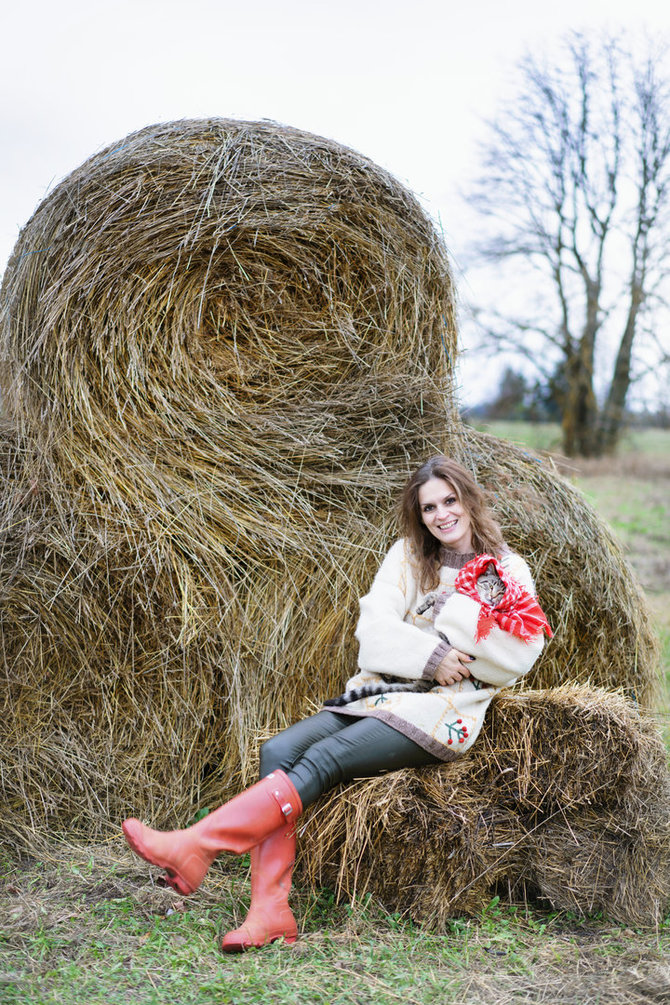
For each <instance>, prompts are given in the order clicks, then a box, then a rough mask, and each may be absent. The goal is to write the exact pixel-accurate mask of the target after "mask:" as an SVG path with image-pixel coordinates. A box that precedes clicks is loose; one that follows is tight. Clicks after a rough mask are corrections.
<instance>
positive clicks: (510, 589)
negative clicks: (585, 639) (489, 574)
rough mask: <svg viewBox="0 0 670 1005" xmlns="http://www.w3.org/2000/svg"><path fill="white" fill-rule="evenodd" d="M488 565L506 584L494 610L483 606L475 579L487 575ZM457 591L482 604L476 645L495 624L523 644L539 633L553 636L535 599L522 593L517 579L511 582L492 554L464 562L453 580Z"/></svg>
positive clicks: (485, 605)
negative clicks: (490, 565) (491, 564)
mask: <svg viewBox="0 0 670 1005" xmlns="http://www.w3.org/2000/svg"><path fill="white" fill-rule="evenodd" d="M491 562H492V563H493V566H494V568H495V570H496V572H497V573H498V575H499V576H500V578H501V579H502V581H503V583H504V584H505V593H504V594H503V596H502V599H501V600H500V601H499V602H498V603H497V604H496V606H495V607H491V606H490V605H489V604H485V603H482V599H481V597H480V596H479V593H478V592H477V580H478V579H479V577H480V576H481V574H482V573H483V572H486V569H487V568H488V566H489V564H490V563H491ZM456 589H457V591H458V592H459V593H463V594H465V596H466V597H472V599H473V600H476V601H477V602H478V603H479V604H481V611H480V614H479V619H478V621H477V634H476V636H475V642H479V641H480V640H481V639H485V638H486V637H487V635H488V634H489V633H490V631H491V629H492V628H493V626H494V625H498V626H499V627H500V628H501V629H502V630H503V631H504V632H510V633H511V634H512V635H516V636H517V637H518V638H520V639H523V640H524V642H528V641H529V640H530V639H532V638H535V636H536V635H540V634H541V633H542V632H545V634H546V635H547V638H552V637H553V632H552V630H551V628H550V627H549V622H548V621H547V619H546V617H545V614H544V611H543V610H542V608H541V607H540V605H539V604H538V602H537V600H536V599H535V597H533V596H531V594H530V593H529V592H528V590H524V588H523V586H522V585H521V583H518V582H517V581H516V579H512V578H511V576H509V575H508V574H507V573H506V572H505V570H504V569H503V567H502V565H501V564H500V562H499V561H498V560H497V559H496V558H494V557H493V555H477V557H476V558H473V559H472V561H470V562H467V563H466V565H464V566H463V568H462V569H461V571H460V572H459V573H458V576H457V577H456Z"/></svg>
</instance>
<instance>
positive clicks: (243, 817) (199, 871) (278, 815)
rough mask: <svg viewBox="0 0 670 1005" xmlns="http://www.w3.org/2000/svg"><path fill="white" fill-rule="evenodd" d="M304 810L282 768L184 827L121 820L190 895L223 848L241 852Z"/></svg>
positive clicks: (138, 848) (134, 843)
mask: <svg viewBox="0 0 670 1005" xmlns="http://www.w3.org/2000/svg"><path fill="white" fill-rule="evenodd" d="M301 813H302V803H301V801H300V796H299V795H298V792H297V790H296V788H295V786H294V785H293V783H292V782H291V780H290V778H289V777H288V775H286V774H284V772H283V771H279V770H277V771H273V772H272V774H271V775H267V776H266V777H265V778H262V779H261V780H260V782H256V784H255V785H252V786H251V788H249V789H245V791H244V792H241V793H240V794H239V796H235V798H234V799H231V800H230V802H227V803H225V804H224V805H223V806H220V807H219V808H218V810H214V812H213V813H210V814H208V816H206V817H203V819H202V820H199V821H198V823H197V824H193V826H192V827H187V828H186V829H185V830H179V831H154V830H152V829H151V828H150V827H145V826H144V824H142V823H140V821H139V820H135V819H134V818H131V819H129V820H124V822H123V825H122V826H123V833H124V834H125V836H126V841H127V842H128V844H129V845H130V847H131V848H132V849H133V851H134V852H136V853H137V854H138V855H140V856H141V857H142V858H143V859H145V861H147V862H151V863H152V865H157V866H160V868H161V869H165V871H166V873H167V875H166V876H165V877H164V882H165V883H167V885H168V886H171V887H172V888H173V889H174V890H177V892H178V893H182V894H184V895H188V894H189V893H193V891H194V890H197V889H198V887H199V886H200V884H201V883H202V881H203V879H204V877H205V873H206V872H207V870H208V869H209V867H210V865H211V864H212V862H213V861H214V859H215V858H216V857H217V855H220V854H221V852H223V851H230V852H234V853H235V854H236V855H241V854H242V852H245V851H249V849H250V848H253V847H255V846H256V845H257V844H260V843H261V841H263V840H264V839H265V838H266V837H267V836H268V835H269V834H272V833H273V831H276V830H277V828H278V827H280V826H284V825H286V824H287V823H292V822H293V821H294V820H295V819H296V818H297V817H298V816H300V814H301Z"/></svg>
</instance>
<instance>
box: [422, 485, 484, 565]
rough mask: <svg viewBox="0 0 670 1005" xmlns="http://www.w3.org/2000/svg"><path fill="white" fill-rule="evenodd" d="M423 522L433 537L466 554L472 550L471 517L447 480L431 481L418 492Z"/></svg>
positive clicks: (447, 546)
mask: <svg viewBox="0 0 670 1005" xmlns="http://www.w3.org/2000/svg"><path fill="white" fill-rule="evenodd" d="M419 512H420V513H421V519H422V520H423V523H424V524H425V526H426V527H427V528H428V530H429V531H430V533H431V534H432V535H433V537H436V538H437V539H438V541H440V542H441V544H443V545H444V546H445V547H446V548H451V550H452V551H456V552H458V553H459V554H461V555H463V554H466V553H467V552H469V551H472V550H473V547H472V524H471V523H470V516H469V514H468V512H467V510H466V509H465V508H464V506H463V504H462V503H461V502H460V500H459V498H458V496H457V495H456V492H455V490H454V489H453V488H452V486H451V485H450V484H449V482H445V480H444V478H429V479H428V481H427V482H424V484H423V485H422V486H421V487H420V489H419Z"/></svg>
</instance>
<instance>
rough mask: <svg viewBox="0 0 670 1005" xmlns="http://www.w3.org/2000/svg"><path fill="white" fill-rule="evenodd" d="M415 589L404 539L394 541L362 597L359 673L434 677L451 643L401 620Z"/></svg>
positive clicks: (358, 627) (359, 623) (359, 627)
mask: <svg viewBox="0 0 670 1005" xmlns="http://www.w3.org/2000/svg"><path fill="white" fill-rule="evenodd" d="M416 593H417V589H416V583H415V581H414V577H413V575H412V572H411V569H410V568H409V567H408V560H407V555H406V552H405V542H404V541H397V542H396V543H395V544H394V545H393V547H392V548H391V550H390V551H389V553H388V554H387V556H386V558H385V559H384V561H383V562H382V565H381V567H380V569H379V571H378V573H377V575H376V576H375V578H374V581H373V583H372V587H371V588H370V592H369V593H368V594H366V596H364V597H363V598H362V599H361V601H360V617H359V619H358V625H357V626H356V638H357V639H358V643H359V646H360V648H359V656H358V665H359V667H360V669H361V670H362V671H367V672H372V673H384V674H391V675H392V676H394V677H404V678H407V679H410V680H418V679H419V678H421V677H424V678H427V679H429V680H432V679H433V677H434V674H435V670H436V669H437V666H438V664H439V662H440V660H441V659H442V658H443V656H444V655H445V654H446V653H447V652H449V649H450V648H451V646H450V645H449V643H445V642H444V641H442V640H440V639H438V638H436V636H435V635H432V634H430V633H428V632H425V631H423V630H422V629H421V628H418V627H417V626H416V625H413V624H411V623H409V622H406V621H405V620H404V618H405V615H406V614H407V612H408V611H409V609H410V607H411V604H412V603H413V602H414V600H415V599H416Z"/></svg>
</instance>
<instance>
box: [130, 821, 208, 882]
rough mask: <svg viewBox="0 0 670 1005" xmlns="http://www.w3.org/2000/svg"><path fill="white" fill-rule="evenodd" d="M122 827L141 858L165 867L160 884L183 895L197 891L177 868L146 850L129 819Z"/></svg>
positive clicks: (150, 863) (160, 867) (159, 880)
mask: <svg viewBox="0 0 670 1005" xmlns="http://www.w3.org/2000/svg"><path fill="white" fill-rule="evenodd" d="M121 829H122V831H123V834H124V836H125V839H126V841H127V842H128V844H129V845H130V847H131V848H132V850H133V851H134V852H135V854H136V855H139V856H140V858H143V859H144V861H145V862H148V863H149V865H156V866H158V868H159V869H165V876H161V877H160V878H159V879H158V884H159V886H169V887H171V888H172V889H173V890H175V891H176V892H177V893H181V894H182V896H184V897H188V896H190V894H192V893H194V892H195V887H193V886H191V884H190V883H187V882H186V880H185V879H184V877H183V876H180V875H179V873H178V872H177V870H176V869H174V868H173V867H172V866H171V865H168V864H167V862H164V861H163V860H162V859H160V858H159V857H158V856H157V855H150V854H149V852H148V851H147V850H146V848H145V846H144V844H143V843H142V840H141V838H140V837H139V835H137V834H135V833H134V828H133V827H132V825H131V824H130V823H129V821H127V820H124V821H123V823H122V824H121Z"/></svg>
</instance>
